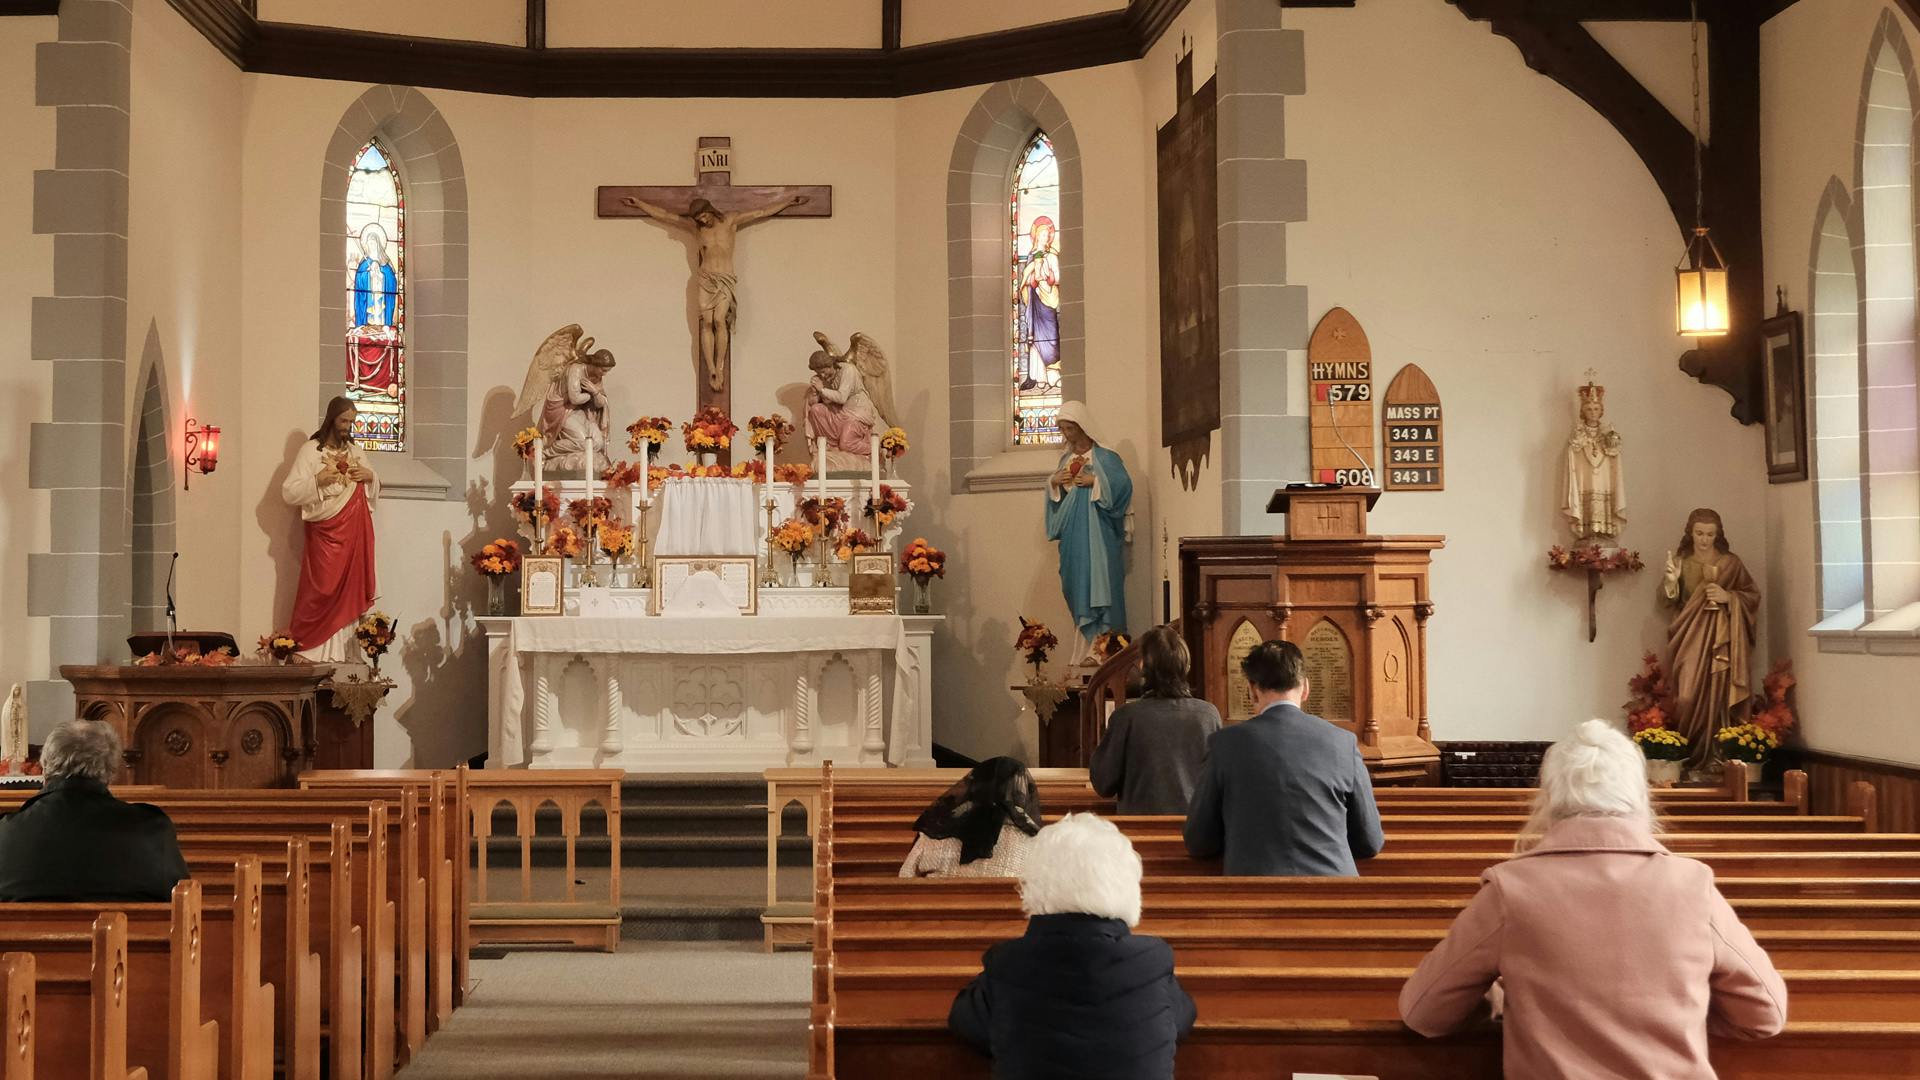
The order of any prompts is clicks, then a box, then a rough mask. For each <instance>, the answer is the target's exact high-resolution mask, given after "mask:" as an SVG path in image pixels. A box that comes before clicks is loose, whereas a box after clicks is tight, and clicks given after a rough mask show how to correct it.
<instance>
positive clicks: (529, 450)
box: [513, 427, 540, 461]
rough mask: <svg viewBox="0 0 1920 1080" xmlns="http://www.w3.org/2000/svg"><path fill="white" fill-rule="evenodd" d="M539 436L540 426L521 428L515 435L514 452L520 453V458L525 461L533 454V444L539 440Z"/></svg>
mask: <svg viewBox="0 0 1920 1080" xmlns="http://www.w3.org/2000/svg"><path fill="white" fill-rule="evenodd" d="M539 438H540V429H539V428H536V427H525V428H521V429H520V430H519V431H518V432H517V433H515V435H514V436H513V452H514V453H516V454H519V455H520V460H522V461H525V460H526V459H528V458H530V457H532V456H533V444H534V443H535V442H537V441H539Z"/></svg>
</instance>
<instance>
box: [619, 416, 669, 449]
mask: <svg viewBox="0 0 1920 1080" xmlns="http://www.w3.org/2000/svg"><path fill="white" fill-rule="evenodd" d="M671 431H673V421H671V420H669V419H667V418H666V417H664V416H643V417H641V418H640V419H638V420H635V421H634V422H633V423H631V424H628V425H627V449H629V450H631V451H633V452H634V453H636V454H637V453H639V452H640V444H641V443H652V444H653V449H654V451H655V452H658V451H659V449H660V447H661V445H662V444H664V443H665V442H666V441H667V435H668V433H670V432H671Z"/></svg>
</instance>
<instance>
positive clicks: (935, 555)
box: [900, 536, 947, 585]
mask: <svg viewBox="0 0 1920 1080" xmlns="http://www.w3.org/2000/svg"><path fill="white" fill-rule="evenodd" d="M900 572H901V573H903V574H905V575H907V576H908V577H910V578H912V579H914V580H915V581H918V582H919V583H920V584H922V585H925V584H926V583H927V580H928V579H929V578H937V577H946V576H947V553H946V552H944V551H941V550H940V549H939V548H937V547H934V546H933V545H932V544H929V543H927V538H926V537H924V536H916V537H914V538H913V543H911V544H908V545H907V550H905V551H903V552H901V553H900Z"/></svg>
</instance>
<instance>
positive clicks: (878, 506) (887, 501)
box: [864, 484, 909, 532]
mask: <svg viewBox="0 0 1920 1080" xmlns="http://www.w3.org/2000/svg"><path fill="white" fill-rule="evenodd" d="M908 509H909V505H908V503H907V500H906V498H905V497H904V496H902V495H901V494H900V493H899V492H897V491H895V490H893V489H892V488H890V487H888V486H887V485H885V484H881V485H880V494H878V495H875V496H874V497H873V498H870V499H868V500H867V503H866V507H865V511H864V513H865V516H866V517H870V518H872V519H873V520H874V522H875V523H876V524H878V525H879V526H880V529H881V531H882V532H884V531H886V530H887V529H888V528H891V527H892V525H893V519H894V518H896V517H898V516H899V515H901V514H904V513H906V512H907V510H908Z"/></svg>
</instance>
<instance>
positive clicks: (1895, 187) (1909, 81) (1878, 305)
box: [1854, 11, 1920, 632]
mask: <svg viewBox="0 0 1920 1080" xmlns="http://www.w3.org/2000/svg"><path fill="white" fill-rule="evenodd" d="M1867 56H1868V61H1867V68H1866V72H1865V73H1864V75H1863V76H1862V79H1861V93H1860V122H1859V128H1858V135H1857V142H1858V155H1857V157H1856V159H1855V160H1856V169H1857V173H1856V175H1855V177H1854V190H1855V191H1856V192H1858V193H1859V202H1860V221H1861V226H1862V229H1861V233H1860V239H1861V240H1862V241H1863V247H1862V255H1861V257H1860V259H1859V265H1860V266H1861V268H1862V270H1863V272H1864V273H1863V276H1862V277H1861V279H1860V280H1861V283H1862V286H1863V287H1862V296H1863V297H1864V302H1863V304H1862V313H1863V323H1864V326H1863V329H1864V335H1863V338H1862V340H1863V342H1864V346H1865V348H1864V365H1863V367H1862V369H1861V392H1862V399H1863V400H1862V409H1861V426H1862V429H1863V437H1862V439H1861V465H1862V474H1863V475H1864V477H1865V478H1866V482H1865V485H1864V495H1863V499H1862V506H1861V510H1862V515H1861V516H1862V521H1863V522H1864V526H1865V544H1864V547H1865V552H1866V559H1865V563H1866V565H1865V574H1864V578H1865V581H1864V586H1865V588H1864V591H1865V597H1866V617H1867V621H1868V626H1867V627H1866V629H1868V630H1884V631H1895V632H1898V631H1899V630H1900V629H1901V627H1898V626H1894V625H1889V623H1888V620H1889V617H1892V620H1891V621H1893V622H1900V623H1905V622H1914V623H1915V624H1916V625H1920V619H1915V618H1912V617H1910V616H1912V615H1920V387H1917V386H1916V384H1917V383H1920V379H1917V378H1916V371H1920V363H1917V358H1916V354H1915V349H1914V329H1915V315H1916V293H1917V292H1920V280H1916V269H1915V263H1914V257H1915V255H1914V223H1915V215H1914V201H1913V200H1914V182H1913V181H1914V153H1913V126H1914V108H1915V105H1916V103H1920V82H1916V79H1915V75H1914V66H1913V57H1912V55H1911V54H1910V53H1909V51H1908V49H1907V42H1906V35H1905V34H1904V33H1903V32H1902V30H1901V28H1900V25H1899V23H1898V21H1897V20H1896V19H1895V18H1894V16H1893V13H1892V12H1890V11H1889V12H1884V13H1883V14H1882V16H1881V19H1880V23H1879V25H1878V27H1877V28H1876V29H1875V31H1874V35H1873V41H1872V43H1871V44H1870V45H1869V46H1868V48H1867ZM1910 606H1912V607H1913V608H1914V609H1915V610H1914V611H1913V612H1911V613H1909V612H1905V611H1903V609H1907V608H1909V607H1910ZM1876 623H1879V624H1880V625H1878V626H1876V625H1874V624H1876ZM1906 629H1907V630H1909V631H1911V629H1912V627H1907V628H1906Z"/></svg>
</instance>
